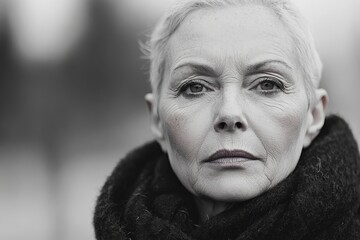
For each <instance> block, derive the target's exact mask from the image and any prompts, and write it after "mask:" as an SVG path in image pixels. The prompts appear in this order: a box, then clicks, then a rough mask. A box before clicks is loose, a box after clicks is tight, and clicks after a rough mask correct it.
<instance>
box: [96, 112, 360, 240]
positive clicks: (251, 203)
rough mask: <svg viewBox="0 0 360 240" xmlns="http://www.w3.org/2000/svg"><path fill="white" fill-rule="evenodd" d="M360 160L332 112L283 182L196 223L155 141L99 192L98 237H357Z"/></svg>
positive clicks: (141, 239)
mask: <svg viewBox="0 0 360 240" xmlns="http://www.w3.org/2000/svg"><path fill="white" fill-rule="evenodd" d="M359 168H360V159H359V151H358V147H357V144H356V141H355V140H354V138H353V135H352V133H351V131H350V130H349V128H348V125H347V124H346V123H345V122H344V121H343V120H342V119H341V118H339V117H336V116H331V117H328V118H327V119H326V122H325V125H324V127H323V129H322V130H321V132H320V134H319V136H318V137H317V138H316V139H315V140H314V141H313V143H312V144H311V145H310V146H309V147H308V148H306V149H304V150H303V152H302V155H301V158H300V161H299V163H298V165H297V167H296V169H295V170H294V172H292V173H291V174H290V175H289V176H288V177H287V178H286V179H285V180H284V181H282V182H281V183H279V184H278V185H277V186H275V187H274V188H273V189H271V190H269V191H268V192H266V193H264V194H262V195H260V196H258V197H256V198H254V199H251V200H248V201H246V202H241V203H236V204H234V205H233V206H232V207H231V208H230V209H227V210H226V211H224V212H222V213H220V214H218V215H217V216H215V217H212V218H210V219H209V220H208V221H206V222H204V223H201V224H199V223H198V215H197V210H196V207H195V203H194V201H193V198H192V196H191V194H190V193H188V192H187V191H186V190H185V188H184V187H183V186H182V185H181V183H180V182H179V181H178V179H177V177H176V176H175V174H174V173H173V171H172V169H171V167H170V165H169V161H168V158H167V155H166V154H164V153H163V152H162V151H161V149H160V147H159V145H158V144H157V143H156V142H151V143H149V144H147V145H145V146H143V147H140V148H139V149H137V150H135V151H133V152H132V153H130V154H129V155H128V156H127V157H125V159H123V160H121V161H120V162H119V164H118V166H117V167H116V168H115V170H114V171H113V173H112V174H111V176H110V177H109V178H108V179H107V181H106V183H105V185H104V187H103V188H102V190H101V194H100V196H99V198H98V201H97V205H96V210H95V216H94V226H95V234H96V238H97V239H98V240H115V239H117V240H119V239H137V240H149V239H169V240H170V239H174V240H175V239H193V240H195V239H199V240H200V239H203V240H205V239H206V240H211V239H214V240H215V239H216V240H221V239H238V240H248V239H249V240H250V239H251V240H258V239H264V240H265V239H266V240H269V239H314V240H320V239H324V240H325V239H326V240H329V239H346V240H352V239H353V240H355V239H356V240H358V239H360V211H359V206H360V170H359Z"/></svg>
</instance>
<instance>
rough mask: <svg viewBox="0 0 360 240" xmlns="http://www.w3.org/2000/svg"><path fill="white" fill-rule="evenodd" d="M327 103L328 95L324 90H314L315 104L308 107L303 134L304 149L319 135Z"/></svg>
mask: <svg viewBox="0 0 360 240" xmlns="http://www.w3.org/2000/svg"><path fill="white" fill-rule="evenodd" d="M327 102H328V95H327V92H326V91H325V90H324V89H316V90H315V102H314V104H313V105H312V106H310V109H309V112H308V126H307V130H306V133H305V139H304V147H308V146H309V145H310V144H311V142H312V141H313V140H314V138H315V137H316V136H317V135H318V134H319V132H320V130H321V128H322V127H323V125H324V122H325V117H326V115H325V109H326V106H327Z"/></svg>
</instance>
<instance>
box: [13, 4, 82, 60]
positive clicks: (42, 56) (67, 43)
mask: <svg viewBox="0 0 360 240" xmlns="http://www.w3.org/2000/svg"><path fill="white" fill-rule="evenodd" d="M87 3H88V0H10V1H9V17H10V24H11V28H12V33H13V38H14V43H15V47H16V50H17V53H18V54H19V55H20V57H21V58H24V59H25V60H30V61H53V60H55V61H56V60H59V59H62V58H63V57H65V56H66V54H67V53H68V52H69V51H70V50H71V48H72V47H73V46H74V44H75V43H76V42H77V40H78V39H79V38H80V37H81V35H82V33H83V32H84V30H85V27H86V20H87V13H86V10H87Z"/></svg>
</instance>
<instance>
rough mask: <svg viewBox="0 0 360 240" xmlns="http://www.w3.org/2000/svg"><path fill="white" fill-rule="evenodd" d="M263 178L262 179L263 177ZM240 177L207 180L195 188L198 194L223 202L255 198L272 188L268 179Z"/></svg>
mask: <svg viewBox="0 0 360 240" xmlns="http://www.w3.org/2000/svg"><path fill="white" fill-rule="evenodd" d="M261 180H262V179H261ZM261 180H258V181H256V180H253V181H249V180H248V179H245V180H244V179H238V180H235V181H234V180H232V181H229V180H227V179H224V180H222V181H221V180H220V181H216V182H214V181H205V184H204V186H201V187H199V189H194V191H195V192H196V193H197V194H196V195H198V196H200V197H202V198H208V199H212V200H215V201H221V202H242V201H246V200H249V199H252V198H255V197H257V196H259V195H261V194H262V193H264V192H266V191H267V190H268V189H269V188H270V182H269V181H268V180H266V181H263V180H262V181H261Z"/></svg>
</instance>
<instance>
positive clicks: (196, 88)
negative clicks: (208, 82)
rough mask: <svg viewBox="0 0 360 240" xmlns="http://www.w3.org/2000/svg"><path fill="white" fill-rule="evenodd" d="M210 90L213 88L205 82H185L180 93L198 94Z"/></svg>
mask: <svg viewBox="0 0 360 240" xmlns="http://www.w3.org/2000/svg"><path fill="white" fill-rule="evenodd" d="M209 91H212V90H211V89H210V88H209V87H206V86H205V85H204V84H202V83H198V82H192V83H188V84H185V85H184V86H183V87H181V89H180V93H181V94H183V95H185V96H198V95H202V94H204V93H206V92H209Z"/></svg>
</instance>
